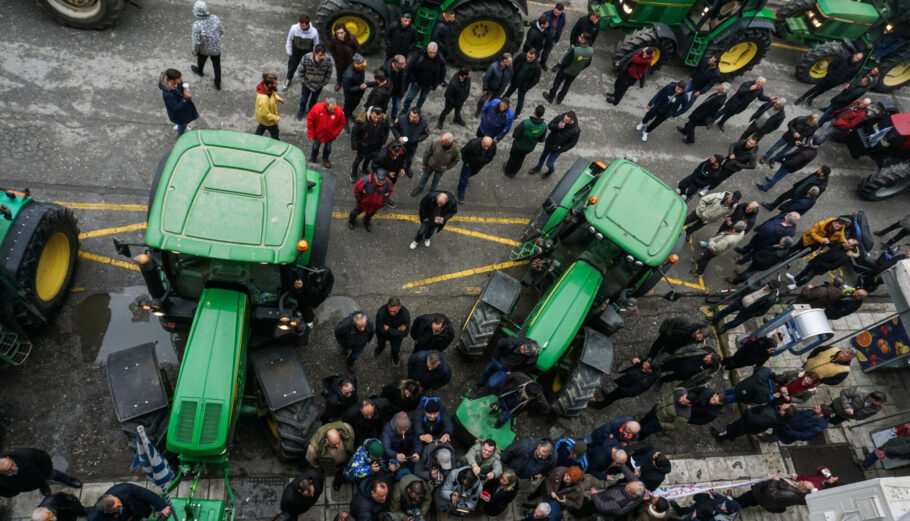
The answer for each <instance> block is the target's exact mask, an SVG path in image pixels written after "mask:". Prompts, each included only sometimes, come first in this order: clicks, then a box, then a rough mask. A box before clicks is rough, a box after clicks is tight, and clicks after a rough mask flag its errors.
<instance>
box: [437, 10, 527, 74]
mask: <svg viewBox="0 0 910 521" xmlns="http://www.w3.org/2000/svg"><path fill="white" fill-rule="evenodd" d="M477 20H494V21H497V22H499V23H500V24H501V25H502V26H503V28H504V29H505V30H506V43H505V45H504V46H503V48H502V49H500V50H499V51H498V52H496V53H494V54H493V55H492V56H489V57H487V58H472V57H470V56H468V55H466V54H464V53H462V52H461V48H460V47H459V43H458V35H459V34H461V31H462V29H463V28H464V27H467V26H468V25H470V24H472V23H474V22H475V21H477ZM522 20H523V17H522V16H521V13H519V12H518V9H516V8H515V7H513V6H512V5H511V4H510V3H509V2H508V1H506V0H472V1H471V2H465V3H463V4H461V5H459V6H458V7H457V8H456V9H455V25H454V26H453V27H452V40H451V41H452V44H453V47H454V48H453V49H452V50H451V51H449V52H448V53H447V54H446V62H451V63H452V64H453V65H455V66H456V67H466V68H469V69H471V68H473V69H479V68H484V69H486V67H487V66H488V65H490V64H491V63H493V62H494V61H495V60H496V59H497V58H498V56H500V55H502V53H504V52H510V53H512V54H516V53H517V52H518V50H519V49H520V48H521V44H522V42H524V25H523V23H522Z"/></svg>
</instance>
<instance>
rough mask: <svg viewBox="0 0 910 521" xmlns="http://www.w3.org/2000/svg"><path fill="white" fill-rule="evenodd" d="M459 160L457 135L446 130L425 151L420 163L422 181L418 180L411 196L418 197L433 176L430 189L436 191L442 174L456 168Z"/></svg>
mask: <svg viewBox="0 0 910 521" xmlns="http://www.w3.org/2000/svg"><path fill="white" fill-rule="evenodd" d="M458 160H459V154H458V141H456V140H455V136H453V135H452V133H451V132H446V133H445V134H443V135H442V136H441V137H440V138H439V140H438V141H433V142H432V143H430V146H429V147H428V148H427V149H426V151H424V153H423V163H422V164H421V165H420V169H421V170H422V171H423V173H422V174H421V175H420V181H418V182H417V186H416V187H414V189H413V190H411V197H416V196H417V195H418V194H420V192H422V191H423V188H424V187H425V186H426V185H427V182H428V181H429V180H430V177H431V176H432V177H433V182H432V183H430V191H431V192H435V191H436V187H438V186H439V180H440V179H442V174H444V173H446V172H448V171H449V170H451V169H453V168H455V165H457V164H458Z"/></svg>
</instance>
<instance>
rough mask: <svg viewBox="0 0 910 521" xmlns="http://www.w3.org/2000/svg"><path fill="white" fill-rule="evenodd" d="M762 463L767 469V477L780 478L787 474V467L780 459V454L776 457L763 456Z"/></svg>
mask: <svg viewBox="0 0 910 521" xmlns="http://www.w3.org/2000/svg"><path fill="white" fill-rule="evenodd" d="M764 463H765V466H766V467H767V468H768V475H769V476H781V475H783V474H786V473H787V466H786V465H785V464H784V460H783V459H782V458H781V457H780V453H778V454H776V455H767V456H765V458H764Z"/></svg>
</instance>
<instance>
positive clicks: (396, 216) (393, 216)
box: [332, 212, 521, 246]
mask: <svg viewBox="0 0 910 521" xmlns="http://www.w3.org/2000/svg"><path fill="white" fill-rule="evenodd" d="M332 217H335V218H336V219H342V218H344V219H347V218H348V214H347V213H345V212H332ZM373 219H386V220H396V221H408V222H412V223H419V222H420V218H419V217H418V216H416V215H411V214H404V213H377V214H376V215H374V216H373ZM475 219H496V218H495V217H490V218H487V217H476V218H475ZM455 220H456V218H453V219H451V221H455ZM451 221H450V222H451ZM468 222H492V221H489V220H487V221H468ZM446 230H448V231H451V232H454V233H460V234H462V235H467V236H470V237H476V238H478V239H484V240H487V241H492V242H498V243H500V244H507V245H509V246H519V245H520V244H521V243H519V242H518V241H514V240H512V239H506V238H505V237H499V236H496V235H490V234H488V233H481V232H475V231H474V230H468V229H467V228H461V227H459V226H452V225H447V226H446Z"/></svg>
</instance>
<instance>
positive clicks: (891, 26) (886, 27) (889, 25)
mask: <svg viewBox="0 0 910 521" xmlns="http://www.w3.org/2000/svg"><path fill="white" fill-rule="evenodd" d="M893 30H894V26H893V25H891V24H888V25H886V26H885V34H888V33H890V32H891V31H893Z"/></svg>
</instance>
